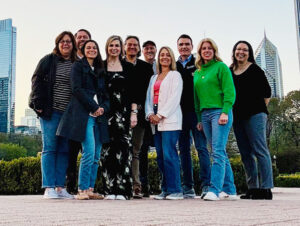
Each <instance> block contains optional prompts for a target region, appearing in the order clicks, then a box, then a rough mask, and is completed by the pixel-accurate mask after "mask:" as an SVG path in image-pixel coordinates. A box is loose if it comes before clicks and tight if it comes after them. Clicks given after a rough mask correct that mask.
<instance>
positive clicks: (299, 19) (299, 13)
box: [294, 0, 300, 67]
mask: <svg viewBox="0 0 300 226" xmlns="http://www.w3.org/2000/svg"><path fill="white" fill-rule="evenodd" d="M294 3H295V17H296V34H297V44H298V61H299V67H300V0H294Z"/></svg>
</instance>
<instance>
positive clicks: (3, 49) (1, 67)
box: [0, 19, 17, 133]
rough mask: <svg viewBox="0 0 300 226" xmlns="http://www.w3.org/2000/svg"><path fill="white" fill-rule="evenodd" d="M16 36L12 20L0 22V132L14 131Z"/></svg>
mask: <svg viewBox="0 0 300 226" xmlns="http://www.w3.org/2000/svg"><path fill="white" fill-rule="evenodd" d="M16 35H17V29H16V28H15V27H13V26H12V19H7V20H0V132H3V133H9V132H13V130H14V121H15V89H16Z"/></svg>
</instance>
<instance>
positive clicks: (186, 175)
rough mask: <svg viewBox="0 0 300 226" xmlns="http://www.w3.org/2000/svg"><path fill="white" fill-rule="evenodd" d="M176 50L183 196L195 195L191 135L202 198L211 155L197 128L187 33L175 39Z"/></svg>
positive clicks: (193, 62)
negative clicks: (180, 91) (196, 156)
mask: <svg viewBox="0 0 300 226" xmlns="http://www.w3.org/2000/svg"><path fill="white" fill-rule="evenodd" d="M177 49H178V52H179V54H180V56H179V58H178V61H177V62H176V66H177V70H178V72H179V73H180V74H181V76H182V80H183V90H182V96H181V101H180V105H181V110H182V131H181V132H180V136H179V150H180V158H181V168H182V171H183V196H184V198H194V197H195V190H194V180H193V166H192V159H191V134H192V136H193V138H194V144H195V148H196V150H197V152H198V156H199V162H200V180H201V188H202V194H201V197H202V198H203V197H204V195H205V194H206V193H207V190H208V186H209V184H210V157H209V152H208V150H207V141H206V138H205V135H204V133H203V131H198V130H197V128H196V125H197V116H196V113H195V108H194V81H193V78H194V77H193V73H194V72H195V70H196V67H195V58H194V56H193V55H192V50H193V41H192V39H191V37H190V36H189V35H186V34H183V35H181V36H180V37H179V38H178V39H177Z"/></svg>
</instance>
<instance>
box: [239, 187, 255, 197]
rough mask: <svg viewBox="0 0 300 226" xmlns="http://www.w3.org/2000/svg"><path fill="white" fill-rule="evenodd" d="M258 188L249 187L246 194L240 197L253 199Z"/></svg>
mask: <svg viewBox="0 0 300 226" xmlns="http://www.w3.org/2000/svg"><path fill="white" fill-rule="evenodd" d="M255 190H256V189H253V188H251V189H248V190H247V191H246V193H245V194H243V195H241V196H240V199H252V197H253V195H254V193H255Z"/></svg>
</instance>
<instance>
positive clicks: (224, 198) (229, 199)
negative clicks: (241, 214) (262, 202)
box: [219, 191, 238, 201]
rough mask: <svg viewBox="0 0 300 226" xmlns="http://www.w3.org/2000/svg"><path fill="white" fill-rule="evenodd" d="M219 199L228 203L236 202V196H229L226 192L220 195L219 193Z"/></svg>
mask: <svg viewBox="0 0 300 226" xmlns="http://www.w3.org/2000/svg"><path fill="white" fill-rule="evenodd" d="M219 198H220V199H221V200H228V201H236V200H238V196H237V195H229V194H227V193H226V192H224V191H222V192H221V193H219Z"/></svg>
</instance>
